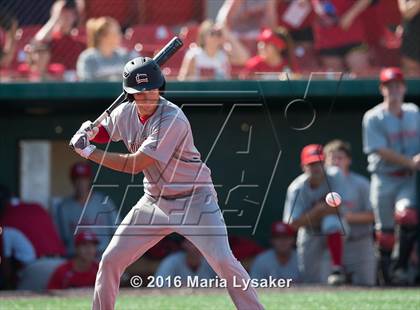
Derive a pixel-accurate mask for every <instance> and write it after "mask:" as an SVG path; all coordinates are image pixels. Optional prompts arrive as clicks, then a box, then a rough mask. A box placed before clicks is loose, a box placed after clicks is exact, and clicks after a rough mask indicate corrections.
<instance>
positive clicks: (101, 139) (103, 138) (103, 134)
mask: <svg viewBox="0 0 420 310" xmlns="http://www.w3.org/2000/svg"><path fill="white" fill-rule="evenodd" d="M98 129H99V132H98V134H97V135H96V136H95V138H93V139H92V142H95V143H108V142H109V141H111V137H110V136H109V134H108V131H106V129H105V127H104V126H102V125H99V127H98Z"/></svg>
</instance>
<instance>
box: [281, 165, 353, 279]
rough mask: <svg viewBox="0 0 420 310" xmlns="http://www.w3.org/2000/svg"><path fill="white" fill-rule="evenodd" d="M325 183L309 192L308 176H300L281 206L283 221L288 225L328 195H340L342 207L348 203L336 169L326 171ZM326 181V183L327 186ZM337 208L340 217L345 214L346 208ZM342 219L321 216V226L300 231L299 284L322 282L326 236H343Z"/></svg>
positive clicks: (308, 227)
mask: <svg viewBox="0 0 420 310" xmlns="http://www.w3.org/2000/svg"><path fill="white" fill-rule="evenodd" d="M325 172H326V175H327V178H326V180H325V181H324V182H323V183H322V184H321V185H320V186H319V187H318V188H315V189H313V188H311V186H310V185H309V180H308V176H307V175H306V174H302V175H300V176H299V177H297V178H296V179H295V180H294V181H293V182H292V183H291V184H290V186H289V188H288V189H287V196H286V202H285V206H284V213H283V221H284V222H286V223H287V222H291V221H293V220H295V219H297V218H299V217H300V216H301V215H302V214H304V213H306V212H307V211H308V210H310V209H311V208H312V207H313V206H314V205H315V204H316V203H317V202H319V201H324V199H325V196H326V194H327V193H328V192H337V193H339V194H340V195H341V197H342V201H343V205H344V202H345V201H348V200H349V198H348V195H347V188H346V184H345V181H344V177H343V174H342V173H341V172H340V170H339V169H338V168H337V167H325ZM327 180H328V182H327ZM343 205H342V206H341V207H340V208H339V212H340V214H343V213H344V212H345V209H346V208H345V206H343ZM344 224H345V223H344V219H342V218H339V216H338V215H337V214H332V215H327V216H324V217H323V218H322V220H321V223H320V226H319V227H318V226H316V225H312V226H306V227H301V228H300V229H299V231H298V236H297V242H296V243H297V254H298V264H299V271H300V273H301V275H302V281H303V282H308V283H311V282H313V283H319V282H320V281H321V280H322V268H321V261H322V260H320V259H314V257H315V258H320V257H322V256H323V254H324V252H325V251H326V250H327V244H326V238H325V236H326V235H328V234H329V233H333V232H337V231H338V232H342V233H343V230H344V229H345V225H344Z"/></svg>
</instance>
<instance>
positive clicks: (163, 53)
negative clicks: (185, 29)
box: [153, 37, 183, 66]
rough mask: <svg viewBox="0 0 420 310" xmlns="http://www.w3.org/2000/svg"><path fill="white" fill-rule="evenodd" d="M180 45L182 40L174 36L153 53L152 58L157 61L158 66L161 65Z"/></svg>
mask: <svg viewBox="0 0 420 310" xmlns="http://www.w3.org/2000/svg"><path fill="white" fill-rule="evenodd" d="M182 45H183V43H182V40H181V39H180V38H178V37H174V38H173V39H172V40H171V41H169V42H168V44H166V45H165V46H164V47H163V48H162V49H161V50H160V52H159V53H157V54H156V55H155V57H153V59H154V60H155V61H156V62H157V63H158V65H159V66H162V65H163V64H165V62H166V61H167V60H168V59H169V58H171V56H172V55H173V54H175V53H176V52H177V51H178V50H179V49H180V48H181V47H182Z"/></svg>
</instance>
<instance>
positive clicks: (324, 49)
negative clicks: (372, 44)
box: [312, 0, 372, 75]
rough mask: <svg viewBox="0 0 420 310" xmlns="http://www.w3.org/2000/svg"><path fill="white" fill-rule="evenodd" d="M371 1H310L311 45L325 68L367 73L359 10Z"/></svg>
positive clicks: (361, 10)
mask: <svg viewBox="0 0 420 310" xmlns="http://www.w3.org/2000/svg"><path fill="white" fill-rule="evenodd" d="M371 1H372V0H356V1H354V0H312V4H313V8H314V11H315V14H316V18H315V23H314V26H313V27H314V28H313V30H314V37H315V48H316V49H317V50H318V52H319V55H320V56H321V61H322V64H323V66H324V67H325V70H327V71H335V72H345V71H347V69H348V70H350V71H351V72H352V73H354V74H356V75H366V74H367V73H368V72H369V70H368V69H369V61H368V53H367V47H366V45H365V44H364V43H365V35H364V28H363V21H362V20H361V16H360V15H361V13H362V12H363V11H364V10H365V9H366V8H367V7H368V6H369V5H370V3H371Z"/></svg>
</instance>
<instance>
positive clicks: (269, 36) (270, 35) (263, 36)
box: [258, 29, 286, 50]
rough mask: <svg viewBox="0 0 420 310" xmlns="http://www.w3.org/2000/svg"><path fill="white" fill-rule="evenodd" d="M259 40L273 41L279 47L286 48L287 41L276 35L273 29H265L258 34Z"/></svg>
mask: <svg viewBox="0 0 420 310" xmlns="http://www.w3.org/2000/svg"><path fill="white" fill-rule="evenodd" d="M258 42H264V43H271V44H273V45H274V46H275V47H277V48H278V49H280V50H282V49H284V48H286V42H284V40H283V39H281V38H280V37H279V36H278V35H276V34H275V33H274V32H273V30H271V29H264V30H263V31H261V33H260V35H259V36H258Z"/></svg>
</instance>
